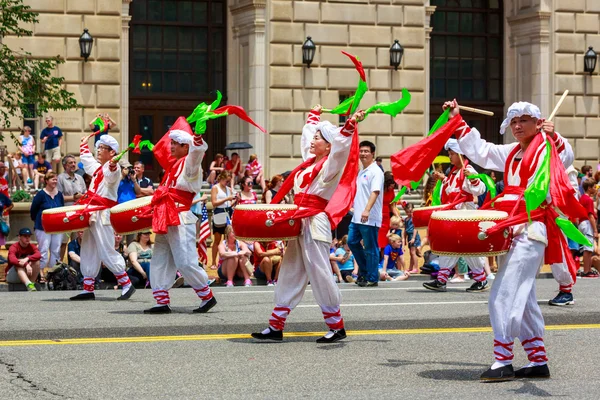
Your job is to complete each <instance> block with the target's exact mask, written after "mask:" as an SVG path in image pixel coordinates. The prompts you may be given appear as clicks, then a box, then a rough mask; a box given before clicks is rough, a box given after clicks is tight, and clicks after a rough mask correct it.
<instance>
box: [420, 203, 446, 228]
mask: <svg viewBox="0 0 600 400" xmlns="http://www.w3.org/2000/svg"><path fill="white" fill-rule="evenodd" d="M444 207H446V204H443V205H441V206H429V207H421V208H415V209H414V210H413V224H414V225H415V228H427V226H428V225H429V219H430V218H431V214H432V213H433V212H434V211H439V210H441V209H442V208H444Z"/></svg>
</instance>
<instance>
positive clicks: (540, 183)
mask: <svg viewBox="0 0 600 400" xmlns="http://www.w3.org/2000/svg"><path fill="white" fill-rule="evenodd" d="M550 151H551V145H550V142H549V141H548V139H546V154H545V155H544V160H543V161H542V165H541V166H540V169H539V170H538V171H537V172H536V174H535V178H534V180H533V183H532V184H531V185H530V186H529V187H528V188H527V189H525V209H526V210H527V217H528V218H529V222H531V211H533V210H536V209H537V208H538V207H539V206H540V205H541V204H542V203H543V202H544V201H545V200H546V197H547V196H548V190H549V189H550Z"/></svg>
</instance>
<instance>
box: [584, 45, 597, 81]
mask: <svg viewBox="0 0 600 400" xmlns="http://www.w3.org/2000/svg"><path fill="white" fill-rule="evenodd" d="M597 58H598V55H597V54H596V52H595V51H594V48H593V47H592V46H590V47H588V51H586V52H585V56H583V72H589V73H590V75H591V74H593V73H594V70H595V69H596V61H597Z"/></svg>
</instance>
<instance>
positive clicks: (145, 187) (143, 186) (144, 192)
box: [133, 161, 154, 197]
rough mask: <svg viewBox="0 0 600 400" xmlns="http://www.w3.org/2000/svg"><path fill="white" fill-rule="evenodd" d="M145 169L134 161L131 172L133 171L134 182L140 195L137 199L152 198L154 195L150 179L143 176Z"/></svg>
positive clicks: (139, 162) (138, 162) (142, 164)
mask: <svg viewBox="0 0 600 400" xmlns="http://www.w3.org/2000/svg"><path fill="white" fill-rule="evenodd" d="M145 169H146V167H145V166H144V163H143V162H141V161H136V162H135V163H134V164H133V170H134V171H135V180H136V181H137V184H138V186H139V187H140V193H139V194H138V195H137V197H144V196H152V195H153V194H154V183H153V182H152V179H150V178H148V177H147V176H144V170H145Z"/></svg>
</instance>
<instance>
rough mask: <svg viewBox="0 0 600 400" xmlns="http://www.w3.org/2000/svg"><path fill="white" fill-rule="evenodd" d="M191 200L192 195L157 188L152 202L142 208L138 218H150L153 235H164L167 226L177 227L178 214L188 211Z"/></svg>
mask: <svg viewBox="0 0 600 400" xmlns="http://www.w3.org/2000/svg"><path fill="white" fill-rule="evenodd" d="M193 200H194V193H191V192H187V191H185V190H179V189H175V188H167V187H166V186H159V187H158V189H156V191H155V192H154V195H153V196H152V202H151V203H150V204H148V205H147V206H144V207H143V208H142V210H141V213H140V215H139V216H138V218H151V219H152V230H153V231H154V233H156V234H166V233H167V230H168V227H169V226H177V225H179V213H180V212H183V211H189V209H190V207H191V206H192V201H193ZM175 203H179V205H176V204H175Z"/></svg>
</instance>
